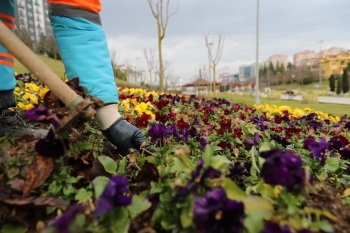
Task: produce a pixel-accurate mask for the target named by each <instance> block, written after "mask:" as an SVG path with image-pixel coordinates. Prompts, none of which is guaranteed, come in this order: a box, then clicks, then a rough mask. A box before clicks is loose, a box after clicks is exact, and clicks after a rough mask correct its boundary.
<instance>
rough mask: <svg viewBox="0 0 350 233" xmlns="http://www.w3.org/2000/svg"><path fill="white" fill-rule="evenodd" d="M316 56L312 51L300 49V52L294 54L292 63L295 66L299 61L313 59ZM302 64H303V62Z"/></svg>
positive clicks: (299, 63) (298, 64)
mask: <svg viewBox="0 0 350 233" xmlns="http://www.w3.org/2000/svg"><path fill="white" fill-rule="evenodd" d="M317 58H318V54H316V53H315V52H314V51H310V50H304V51H301V52H298V53H296V54H294V56H293V64H294V66H295V67H298V66H300V65H301V62H302V61H303V60H310V59H311V60H314V59H317ZM303 64H305V62H304V63H303Z"/></svg>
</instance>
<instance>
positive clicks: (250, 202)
mask: <svg viewBox="0 0 350 233" xmlns="http://www.w3.org/2000/svg"><path fill="white" fill-rule="evenodd" d="M243 203H244V211H245V213H246V214H247V215H261V216H262V217H263V218H264V217H265V218H267V217H270V216H271V215H272V212H273V206H272V204H271V203H270V202H268V201H267V200H266V199H265V198H263V197H258V196H249V197H247V198H245V199H244V200H243Z"/></svg>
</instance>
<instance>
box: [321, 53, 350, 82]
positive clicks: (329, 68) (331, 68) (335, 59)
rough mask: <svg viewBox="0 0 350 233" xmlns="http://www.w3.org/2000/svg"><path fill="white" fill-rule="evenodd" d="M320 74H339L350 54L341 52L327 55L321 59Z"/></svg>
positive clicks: (326, 76)
mask: <svg viewBox="0 0 350 233" xmlns="http://www.w3.org/2000/svg"><path fill="white" fill-rule="evenodd" d="M321 62H322V76H323V77H325V78H329V77H330V76H331V75H332V74H334V75H340V74H342V73H343V69H344V68H346V67H347V65H348V63H350V54H349V53H347V52H342V53H340V54H338V55H329V56H326V57H325V58H324V59H322V61H321Z"/></svg>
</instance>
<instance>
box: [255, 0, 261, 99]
mask: <svg viewBox="0 0 350 233" xmlns="http://www.w3.org/2000/svg"><path fill="white" fill-rule="evenodd" d="M256 3H257V7H256V64H255V88H256V89H255V104H260V99H259V0H256Z"/></svg>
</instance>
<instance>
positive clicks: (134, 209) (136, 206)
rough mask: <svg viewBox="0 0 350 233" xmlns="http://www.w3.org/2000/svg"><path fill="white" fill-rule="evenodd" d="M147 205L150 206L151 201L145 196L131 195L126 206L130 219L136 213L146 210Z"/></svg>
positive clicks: (135, 215)
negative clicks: (129, 203)
mask: <svg viewBox="0 0 350 233" xmlns="http://www.w3.org/2000/svg"><path fill="white" fill-rule="evenodd" d="M149 207H151V202H149V201H148V200H147V198H145V197H141V196H138V195H134V196H132V203H131V205H129V206H128V207H127V209H128V211H129V214H130V217H131V219H134V218H135V217H137V215H139V214H141V213H142V212H144V211H146V210H147V209H148V208H149Z"/></svg>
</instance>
